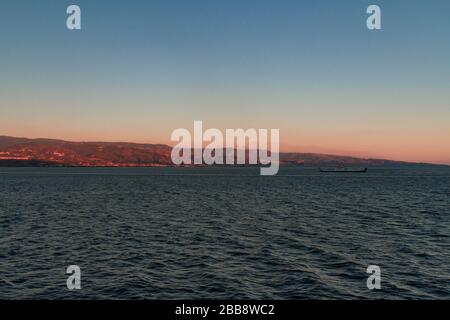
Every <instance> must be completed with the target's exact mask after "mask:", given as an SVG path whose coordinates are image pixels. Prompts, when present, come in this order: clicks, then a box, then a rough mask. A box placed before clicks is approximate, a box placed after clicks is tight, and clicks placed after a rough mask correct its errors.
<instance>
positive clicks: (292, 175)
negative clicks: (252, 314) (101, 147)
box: [0, 167, 450, 299]
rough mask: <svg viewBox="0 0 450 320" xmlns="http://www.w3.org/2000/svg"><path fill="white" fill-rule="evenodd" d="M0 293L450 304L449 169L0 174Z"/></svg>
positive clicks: (34, 170)
mask: <svg viewBox="0 0 450 320" xmlns="http://www.w3.org/2000/svg"><path fill="white" fill-rule="evenodd" d="M72 264H76V265H79V266H80V267H81V270H82V289H81V290H80V291H69V290H67V288H66V279H67V275H66V273H65V272H66V268H67V266H69V265H72ZM371 264H374V265H378V266H380V267H381V272H382V283H381V284H382V288H381V290H379V291H370V290H368V289H367V287H366V279H367V276H368V275H367V274H366V268H367V266H368V265H371ZM0 298H3V299H11V298H19V299H21V298H26V299H30V298H31V299H41V298H46V299H80V298H94V299H103V298H113V299H128V298H133V299H135V298H136V299H140V298H147V299H174V298H178V299H195V298H255V299H263V298H274V299H307V298H314V299H327V298H333V299H341V298H344V299H356V298H369V299H372V298H376V299H378V298H388V299H399V298H415V299H419V298H420V299H435V298H444V299H450V170H449V169H448V168H445V167H442V168H441V167H435V168H431V169H430V167H428V168H427V167H417V168H388V169H386V168H383V169H380V168H379V169H377V168H375V169H370V170H369V172H368V173H367V174H328V173H319V172H317V170H316V169H313V168H312V169H307V168H286V169H283V170H281V171H280V173H279V175H278V176H275V177H260V176H258V170H256V169H252V168H196V169H194V168H179V169H176V168H104V169H100V168H0Z"/></svg>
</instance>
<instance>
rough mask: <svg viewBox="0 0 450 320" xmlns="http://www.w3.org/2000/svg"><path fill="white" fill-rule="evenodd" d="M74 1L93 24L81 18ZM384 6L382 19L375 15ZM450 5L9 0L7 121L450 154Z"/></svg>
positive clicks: (2, 25) (81, 133)
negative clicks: (372, 18)
mask: <svg viewBox="0 0 450 320" xmlns="http://www.w3.org/2000/svg"><path fill="white" fill-rule="evenodd" d="M70 4H77V5H79V6H80V7H81V10H82V30H81V31H68V30H67V29H66V18H67V15H66V13H65V11H66V8H67V6H68V5H70ZM370 4H377V5H379V6H380V7H381V10H382V27H383V29H382V30H380V31H369V30H368V29H367V28H366V18H367V15H366V13H365V11H366V8H367V6H368V5H370ZM449 12H450V2H448V1H444V0H442V1H439V0H433V1H403V0H392V1H361V0H346V1H324V0H319V1H312V0H311V1H300V0H278V1H275V0H270V1H269V0H259V1H256V0H240V1H237V0H226V1H225V0H209V1H206V0H202V1H200V0H185V1H170V0H169V1H168V0H165V1H99V0H89V1H57V0H53V1H51V0H46V1H44V0H34V1H24V0H15V1H12V0H4V1H2V4H1V10H0V40H1V50H0V67H1V71H0V112H1V114H2V117H1V119H0V134H5V135H16V136H30V137H52V138H63V139H70V140H109V141H119V140H120V141H137V142H164V143H168V142H169V138H170V133H171V131H172V130H174V129H176V128H179V127H187V128H190V126H192V122H193V121H194V120H203V121H204V123H205V126H207V127H217V128H236V127H244V128H250V127H260V128H279V129H280V130H281V137H282V147H284V149H285V150H292V151H318V152H319V151H321V152H333V153H350V154H355V155H361V156H365V155H367V156H382V157H389V158H395V159H406V160H418V161H422V160H423V161H433V162H448V163H450V151H449V152H446V151H442V150H443V149H445V148H444V146H445V145H446V146H449V145H450V93H449V92H450V90H449V89H450V88H449V84H450V63H449V57H450V19H449ZM447 149H450V148H447Z"/></svg>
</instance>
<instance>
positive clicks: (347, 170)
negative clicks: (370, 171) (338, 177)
mask: <svg viewBox="0 0 450 320" xmlns="http://www.w3.org/2000/svg"><path fill="white" fill-rule="evenodd" d="M319 171H320V172H337V173H365V172H367V168H319Z"/></svg>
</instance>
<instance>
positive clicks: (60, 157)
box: [0, 136, 408, 167]
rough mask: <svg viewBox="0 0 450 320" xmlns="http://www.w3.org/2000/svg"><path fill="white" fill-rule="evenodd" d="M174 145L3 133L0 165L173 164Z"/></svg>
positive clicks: (287, 157)
mask: <svg viewBox="0 0 450 320" xmlns="http://www.w3.org/2000/svg"><path fill="white" fill-rule="evenodd" d="M171 150H172V148H171V147H170V146H168V145H163V144H137V143H125V142H69V141H63V140H52V139H27V138H15V137H7V136H0V166H118V167H121V166H123V167H126V166H171V165H172V161H171V158H170V153H171ZM280 163H281V164H282V165H306V166H324V165H347V166H373V165H375V166H382V165H395V164H403V165H404V164H408V163H406V162H398V161H391V160H383V159H360V158H355V157H347V156H336V155H326V154H314V153H280Z"/></svg>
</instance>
